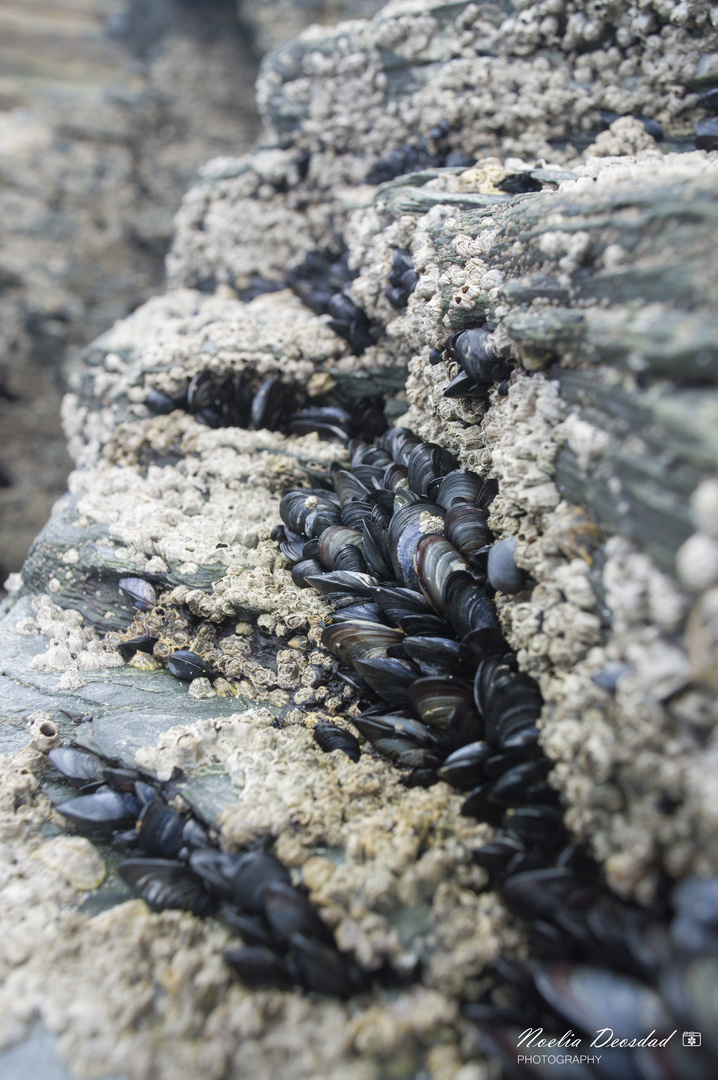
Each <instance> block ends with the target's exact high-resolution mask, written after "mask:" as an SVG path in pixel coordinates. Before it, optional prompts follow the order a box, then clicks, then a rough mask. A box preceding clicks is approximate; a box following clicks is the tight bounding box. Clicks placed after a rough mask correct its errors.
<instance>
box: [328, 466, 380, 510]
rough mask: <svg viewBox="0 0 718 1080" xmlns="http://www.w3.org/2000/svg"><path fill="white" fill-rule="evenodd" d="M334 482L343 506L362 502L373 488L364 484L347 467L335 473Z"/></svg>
mask: <svg viewBox="0 0 718 1080" xmlns="http://www.w3.org/2000/svg"><path fill="white" fill-rule="evenodd" d="M332 483H333V484H334V490H335V491H336V493H337V495H338V496H339V501H340V502H341V505H342V506H346V505H347V503H351V502H361V500H362V499H365V498H366V496H367V495H368V494H369V492H370V491H371V488H369V487H367V486H366V485H365V484H363V483H362V482H361V480H359V478H358V477H356V476H355V475H354V473H351V472H348V471H347V470H345V469H338V470H337V471H336V472H335V473H334V474H333V476H332Z"/></svg>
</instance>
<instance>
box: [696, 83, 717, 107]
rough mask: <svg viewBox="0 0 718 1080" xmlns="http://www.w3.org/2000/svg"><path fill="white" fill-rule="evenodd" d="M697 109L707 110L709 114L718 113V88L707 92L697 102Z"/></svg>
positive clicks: (715, 87)
mask: <svg viewBox="0 0 718 1080" xmlns="http://www.w3.org/2000/svg"><path fill="white" fill-rule="evenodd" d="M696 108H698V109H705V110H706V111H707V112H712V113H718V86H714V87H713V88H712V89H711V90H706V92H705V94H701V96H700V97H699V98H698V101H697V102H696Z"/></svg>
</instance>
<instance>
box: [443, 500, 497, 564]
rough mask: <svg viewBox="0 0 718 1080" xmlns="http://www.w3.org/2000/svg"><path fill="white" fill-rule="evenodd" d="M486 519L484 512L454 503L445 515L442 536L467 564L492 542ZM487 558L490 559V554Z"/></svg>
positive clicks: (475, 507)
mask: <svg viewBox="0 0 718 1080" xmlns="http://www.w3.org/2000/svg"><path fill="white" fill-rule="evenodd" d="M486 517H487V514H486V511H485V510H480V509H479V508H478V506H469V505H467V504H466V503H461V502H459V503H454V505H453V506H452V507H451V509H450V510H449V511H448V512H447V514H446V521H445V523H444V536H445V537H446V539H447V540H448V541H449V543H450V544H453V545H454V547H455V548H456V550H457V551H458V552H460V554H461V555H463V556H464V558H465V559H468V561H469V562H471V561H472V559H473V558H474V556H475V555H477V554H478V552H479V551H481V549H482V548H483V547H485V546H486V544H490V543H491V541H492V540H493V533H492V532H491V529H490V528H489V527H488V525H487V524H486ZM495 546H496V545H494V547H495ZM491 550H493V548H492V549H491ZM489 557H491V556H490V554H489ZM492 584H493V582H492Z"/></svg>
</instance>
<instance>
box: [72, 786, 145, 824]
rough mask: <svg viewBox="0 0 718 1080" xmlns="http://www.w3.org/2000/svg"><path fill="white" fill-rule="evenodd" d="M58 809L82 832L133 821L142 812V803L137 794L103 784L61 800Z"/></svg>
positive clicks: (132, 822)
mask: <svg viewBox="0 0 718 1080" xmlns="http://www.w3.org/2000/svg"><path fill="white" fill-rule="evenodd" d="M55 809H56V810H57V812H58V813H59V814H62V816H63V817H66V818H67V820H68V821H69V822H71V824H72V825H74V826H75V828H76V829H78V830H79V831H80V832H84V833H108V832H112V831H113V830H114V829H121V828H123V827H124V826H126V825H133V824H134V823H135V821H136V820H137V817H138V815H139V812H140V803H139V801H138V800H137V799H136V798H135V797H134V795H127V794H123V793H122V792H119V791H112V790H111V789H110V788H107V787H102V788H98V789H97V791H94V792H93V793H92V794H91V795H79V796H78V797H77V798H76V799H69V800H68V801H67V802H63V803H59V804H58V805H57V806H56V807H55Z"/></svg>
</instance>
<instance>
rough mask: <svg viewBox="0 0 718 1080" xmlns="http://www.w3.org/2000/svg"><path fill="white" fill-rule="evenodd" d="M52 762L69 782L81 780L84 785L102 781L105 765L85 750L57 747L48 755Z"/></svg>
mask: <svg viewBox="0 0 718 1080" xmlns="http://www.w3.org/2000/svg"><path fill="white" fill-rule="evenodd" d="M47 756H48V758H49V760H50V762H51V763H52V764H53V765H54V766H55V768H56V769H57V771H58V772H61V773H62V775H63V776H66V777H67V778H68V779H69V780H81V781H82V782H83V783H87V782H90V781H92V780H102V779H103V774H104V768H105V767H104V765H103V763H102V762H101V761H100V759H99V758H97V757H95V755H94V754H88V753H87V752H86V751H85V750H75V749H74V747H70V746H56V747H55V749H54V750H50V752H49V753H48V755H47Z"/></svg>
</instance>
